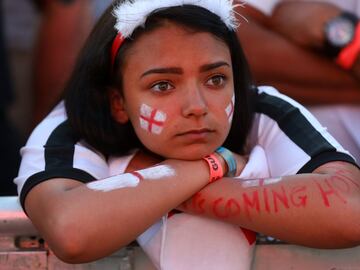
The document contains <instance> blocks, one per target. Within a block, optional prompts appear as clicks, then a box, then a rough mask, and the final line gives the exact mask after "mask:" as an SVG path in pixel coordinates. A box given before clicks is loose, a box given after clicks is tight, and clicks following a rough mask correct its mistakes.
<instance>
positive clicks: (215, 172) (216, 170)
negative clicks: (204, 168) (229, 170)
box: [204, 154, 224, 183]
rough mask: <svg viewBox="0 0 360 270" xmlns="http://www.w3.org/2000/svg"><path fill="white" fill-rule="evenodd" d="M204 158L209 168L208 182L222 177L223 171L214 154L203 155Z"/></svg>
mask: <svg viewBox="0 0 360 270" xmlns="http://www.w3.org/2000/svg"><path fill="white" fill-rule="evenodd" d="M204 160H205V161H206V162H207V163H208V164H209V168H210V180H209V183H212V182H214V181H216V180H219V179H220V178H222V177H223V176H224V172H223V169H222V166H221V163H220V161H219V159H218V158H217V157H216V156H215V155H214V154H211V155H208V156H206V157H204Z"/></svg>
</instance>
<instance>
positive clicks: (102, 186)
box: [86, 173, 140, 192]
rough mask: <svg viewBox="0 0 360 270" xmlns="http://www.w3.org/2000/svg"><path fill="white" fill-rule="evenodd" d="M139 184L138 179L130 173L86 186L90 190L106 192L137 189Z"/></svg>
mask: <svg viewBox="0 0 360 270" xmlns="http://www.w3.org/2000/svg"><path fill="white" fill-rule="evenodd" d="M139 182H140V179H139V177H137V176H136V175H133V174H130V173H126V174H120V175H115V176H112V177H109V178H106V179H104V180H99V181H94V182H91V183H89V184H87V185H86V186H87V187H88V188H89V189H92V190H96V191H103V192H108V191H112V190H115V189H121V188H126V187H137V186H138V184H139Z"/></svg>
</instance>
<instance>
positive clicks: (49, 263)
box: [0, 197, 360, 270]
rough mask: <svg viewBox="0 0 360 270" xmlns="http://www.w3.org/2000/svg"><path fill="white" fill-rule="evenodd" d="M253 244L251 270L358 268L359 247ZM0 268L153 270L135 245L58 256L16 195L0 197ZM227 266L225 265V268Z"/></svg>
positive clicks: (261, 242)
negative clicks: (87, 255)
mask: <svg viewBox="0 0 360 270" xmlns="http://www.w3.org/2000/svg"><path fill="white" fill-rule="evenodd" d="M274 243H276V242H274V241H271V243H265V240H264V238H260V244H258V245H257V246H256V251H255V258H254V261H253V266H252V270H265V269H266V270H288V269H292V270H303V269H307V270H322V269H324V270H330V269H333V270H335V269H337V270H340V269H344V270H345V269H346V270H357V269H358V270H360V247H356V248H350V249H337V250H321V249H312V248H306V247H300V246H295V245H288V244H274ZM0 269H1V270H15V269H16V270H35V269H36V270H90V269H91V270H97V269H99V270H110V269H120V270H153V269H155V268H154V267H153V266H152V265H151V263H150V262H149V260H148V259H147V257H146V255H144V253H143V252H142V251H141V249H140V248H139V247H137V246H128V247H126V248H123V249H121V250H120V251H118V252H116V253H115V254H113V255H111V256H109V257H106V258H104V259H101V260H98V261H96V262H92V263H88V264H79V265H70V264H65V263H63V262H61V261H60V260H58V259H57V258H56V256H54V254H53V253H52V252H51V250H50V249H48V247H47V246H46V244H45V243H44V241H43V240H42V239H41V236H40V235H39V233H38V232H37V230H36V229H35V228H34V226H33V225H32V223H31V222H30V220H29V219H28V218H27V217H26V215H25V213H24V212H23V211H22V209H21V206H20V204H19V202H18V199H17V198H16V197H0ZM224 270H226V269H224Z"/></svg>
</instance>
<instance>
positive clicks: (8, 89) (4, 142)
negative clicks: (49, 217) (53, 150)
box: [0, 1, 21, 196]
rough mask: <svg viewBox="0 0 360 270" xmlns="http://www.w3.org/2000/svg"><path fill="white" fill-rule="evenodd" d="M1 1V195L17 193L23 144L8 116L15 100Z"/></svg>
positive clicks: (0, 3)
mask: <svg viewBox="0 0 360 270" xmlns="http://www.w3.org/2000/svg"><path fill="white" fill-rule="evenodd" d="M2 4H3V3H2V1H1V2H0V130H1V132H0V151H1V155H0V170H1V178H0V195H1V196H9V195H16V186H15V185H14V184H13V182H12V179H13V178H14V177H15V176H16V174H17V169H18V166H19V162H20V155H19V148H20V145H21V142H20V136H19V134H18V131H17V130H16V129H15V127H14V126H13V125H12V123H11V121H10V120H9V117H8V107H9V105H10V104H11V102H12V100H13V92H12V83H11V77H10V69H9V63H8V57H7V53H6V46H5V37H4V21H3V9H2V8H3V6H2Z"/></svg>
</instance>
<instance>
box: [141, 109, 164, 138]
mask: <svg viewBox="0 0 360 270" xmlns="http://www.w3.org/2000/svg"><path fill="white" fill-rule="evenodd" d="M166 118H167V116H166V113H164V112H162V111H160V110H157V109H153V108H151V107H150V106H148V105H146V104H142V105H141V108H140V126H141V128H142V129H145V130H147V131H148V132H150V133H153V134H157V135H159V134H160V133H161V132H162V131H163V129H164V124H165V121H166Z"/></svg>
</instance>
